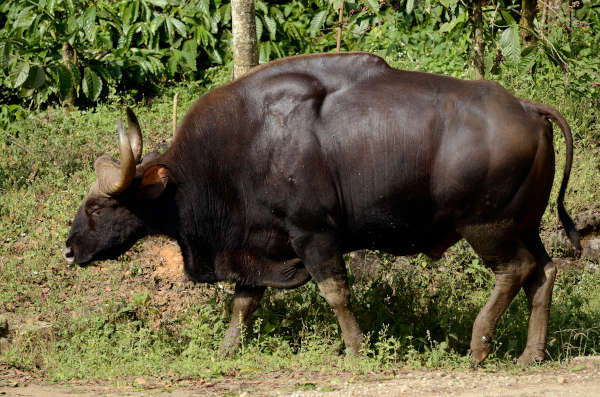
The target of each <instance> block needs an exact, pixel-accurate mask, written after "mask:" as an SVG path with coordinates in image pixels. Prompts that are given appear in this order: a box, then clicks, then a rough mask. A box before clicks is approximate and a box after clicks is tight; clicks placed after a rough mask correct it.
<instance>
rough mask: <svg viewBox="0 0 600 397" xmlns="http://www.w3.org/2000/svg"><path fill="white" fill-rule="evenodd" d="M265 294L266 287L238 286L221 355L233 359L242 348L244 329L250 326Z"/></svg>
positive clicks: (222, 343)
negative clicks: (241, 341) (253, 314)
mask: <svg viewBox="0 0 600 397" xmlns="http://www.w3.org/2000/svg"><path fill="white" fill-rule="evenodd" d="M264 292H265V287H249V286H244V285H237V284H236V286H235V295H234V297H233V310H232V311H231V322H230V323H229V328H228V329H227V332H226V333H225V337H224V338H223V342H221V354H223V355H224V356H226V357H231V356H233V355H234V354H235V353H236V352H237V350H238V348H239V347H240V339H241V338H240V336H241V333H242V328H243V327H245V326H246V325H248V322H249V321H250V316H251V315H252V313H254V311H255V310H256V308H257V307H258V304H259V302H260V299H261V298H262V296H263V294H264Z"/></svg>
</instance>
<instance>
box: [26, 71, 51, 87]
mask: <svg viewBox="0 0 600 397" xmlns="http://www.w3.org/2000/svg"><path fill="white" fill-rule="evenodd" d="M45 82H46V72H45V71H44V68H42V67H41V66H39V65H32V66H31V68H30V69H29V76H28V77H27V80H26V81H25V83H23V87H26V88H31V89H38V88H40V87H41V86H43V85H44V83H45Z"/></svg>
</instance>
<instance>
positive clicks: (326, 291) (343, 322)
mask: <svg viewBox="0 0 600 397" xmlns="http://www.w3.org/2000/svg"><path fill="white" fill-rule="evenodd" d="M340 262H341V266H342V267H343V265H344V262H343V259H342V258H341V257H339V258H334V259H332V260H330V261H326V262H325V263H323V265H322V267H323V268H324V269H328V268H331V267H338V266H340ZM313 277H314V278H315V281H316V282H317V285H318V286H319V289H320V290H321V293H322V294H323V297H324V298H325V300H326V301H327V303H329V306H331V308H332V309H333V312H334V313H335V316H336V317H337V320H338V322H339V324H340V327H341V328H342V336H343V337H344V344H345V345H346V351H347V352H348V353H349V354H351V355H358V354H359V352H360V347H361V344H362V333H361V332H360V327H359V326H358V323H357V322H356V318H355V317H354V313H352V307H351V306H350V289H349V288H348V279H347V277H346V272H345V269H344V275H343V277H341V276H340V275H338V276H337V277H336V276H331V275H330V276H325V277H323V278H322V277H317V276H316V275H314V274H313Z"/></svg>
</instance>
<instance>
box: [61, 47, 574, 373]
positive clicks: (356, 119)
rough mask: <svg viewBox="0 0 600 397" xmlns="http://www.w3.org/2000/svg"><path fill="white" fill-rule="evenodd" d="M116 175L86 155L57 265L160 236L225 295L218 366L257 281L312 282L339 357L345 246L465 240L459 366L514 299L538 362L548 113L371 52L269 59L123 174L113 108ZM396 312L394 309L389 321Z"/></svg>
mask: <svg viewBox="0 0 600 397" xmlns="http://www.w3.org/2000/svg"><path fill="white" fill-rule="evenodd" d="M127 120H128V131H129V132H128V134H125V132H124V129H123V125H122V123H121V122H120V123H119V127H118V132H119V151H120V156H121V157H120V164H119V163H118V162H116V161H115V160H113V159H112V158H110V157H108V156H103V157H101V158H99V159H98V160H97V161H96V172H97V181H96V183H95V184H94V186H93V187H92V189H91V191H90V193H89V194H88V196H87V197H86V199H85V200H84V202H83V204H82V205H81V207H80V209H79V211H78V213H77V215H76V216H75V219H74V221H73V225H72V227H71V232H70V234H69V237H68V239H67V243H66V246H67V247H66V249H65V253H64V255H65V258H66V259H67V260H68V261H69V262H71V263H77V264H80V265H85V264H87V263H90V262H92V261H97V260H102V259H106V258H115V257H117V256H118V255H120V254H122V253H123V252H125V251H126V250H127V249H129V248H130V247H131V246H132V245H133V244H134V243H135V241H137V240H138V239H140V238H141V237H144V236H147V235H151V234H163V235H167V236H170V237H172V238H173V239H175V240H176V241H177V242H178V244H179V246H180V247H181V252H182V255H183V259H184V270H185V273H186V274H187V276H188V277H189V278H190V279H192V280H194V281H196V282H216V281H219V280H229V281H233V282H235V283H236V286H235V297H234V299H233V314H232V320H231V323H230V326H229V329H228V331H227V333H226V335H225V339H224V340H223V344H222V351H223V352H224V353H226V354H233V353H234V352H235V351H236V349H237V347H238V346H239V342H240V327H241V324H245V323H247V322H248V321H249V319H250V316H251V314H252V312H253V311H254V310H255V309H256V307H257V306H258V304H259V301H260V299H261V297H262V295H263V292H264V290H265V288H266V287H275V288H294V287H297V286H300V285H302V284H304V283H306V282H308V281H309V280H310V279H311V278H312V279H313V280H314V281H315V282H316V283H317V285H318V286H319V289H320V290H321V292H322V294H323V296H324V297H325V299H326V300H327V302H328V303H329V304H330V306H331V307H332V309H333V310H334V312H335V314H336V316H337V319H338V321H339V323H340V326H341V329H342V335H343V338H344V342H345V345H346V349H347V351H348V352H350V353H357V352H358V351H359V349H360V346H361V341H362V334H361V331H360V329H359V327H358V324H357V322H356V319H355V318H354V315H353V313H352V310H351V307H350V299H349V298H350V290H349V288H348V283H347V276H346V269H345V266H344V261H343V259H342V255H343V253H345V252H349V251H353V250H358V249H364V248H370V249H379V250H383V251H386V252H389V253H392V254H395V255H411V254H415V253H419V252H423V253H426V254H428V255H431V256H433V257H439V256H441V255H442V253H443V252H444V251H445V250H446V249H447V248H448V247H450V246H451V245H452V244H454V243H455V242H457V241H458V240H459V239H461V238H464V239H465V240H467V241H468V242H469V244H470V245H471V246H472V247H473V249H474V250H475V252H477V254H479V256H480V257H481V258H482V259H483V260H484V262H485V264H486V265H487V266H489V267H490V268H491V269H492V270H493V271H494V273H495V275H496V285H495V287H494V290H493V292H492V294H491V296H490V298H489V300H488V302H487V303H486V305H485V306H484V307H483V309H482V310H481V312H480V313H479V315H478V316H477V319H476V320H475V323H474V325H473V333H472V336H471V355H472V358H473V361H474V362H475V363H480V362H481V361H483V360H484V359H485V357H486V356H487V355H488V354H489V352H490V351H491V348H492V341H493V338H494V335H495V332H496V325H497V323H498V320H499V319H500V316H501V315H502V313H503V312H504V311H505V309H506V308H507V307H508V305H509V304H510V302H511V301H512V300H513V298H514V297H515V295H516V294H517V292H518V291H519V290H520V289H521V288H522V289H523V290H524V291H525V294H526V296H527V299H528V301H529V306H530V318H529V331H528V336H527V346H526V348H525V351H524V352H523V354H522V355H521V357H520V358H519V361H520V362H521V363H523V364H525V365H527V364H529V363H531V362H534V361H539V360H542V359H544V349H545V346H546V338H547V331H548V313H549V310H550V302H551V296H552V286H553V283H554V278H555V275H556V267H555V265H554V264H553V263H552V260H551V258H550V257H549V255H548V253H547V252H546V250H545V249H544V246H543V244H542V241H541V239H540V236H539V227H540V222H541V218H542V214H543V213H544V210H545V208H546V205H547V203H548V198H549V196H550V191H551V189H552V183H553V178H554V149H553V140H552V125H551V124H550V122H549V120H554V121H555V122H556V123H557V124H558V126H559V127H560V129H561V131H562V133H563V135H564V137H565V141H566V154H567V155H566V163H565V168H564V175H563V180H562V183H561V185H560V190H559V194H558V201H557V207H558V214H559V218H560V220H561V222H562V224H563V226H564V227H565V230H566V231H567V235H568V236H569V238H570V240H571V241H572V243H573V245H574V246H575V247H576V248H577V249H581V246H580V243H579V237H578V233H577V230H576V229H575V227H574V225H573V222H572V220H571V218H570V217H569V215H568V214H567V212H566V210H565V208H564V204H563V200H564V196H565V192H566V188H567V183H568V179H569V173H570V169H571V164H572V160H573V142H572V137H571V131H570V129H569V126H568V124H567V122H566V121H565V119H564V118H563V117H562V116H561V115H560V113H559V112H558V111H556V110H555V109H553V108H551V107H549V106H546V105H542V104H538V103H534V102H529V101H525V100H520V99H518V98H515V97H514V96H512V95H511V94H510V93H508V92H507V91H506V90H505V89H504V88H502V87H501V86H500V85H498V84H496V83H493V82H489V81H463V80H458V79H454V78H451V77H447V76H440V75H434V74H427V73H419V72H407V71H402V70H395V69H393V68H391V67H389V66H388V65H387V64H386V63H385V62H384V61H383V60H382V59H381V58H379V57H376V56H374V55H370V54H362V53H346V54H320V55H303V56H297V57H291V58H285V59H281V60H278V61H274V62H270V63H268V64H265V65H262V66H260V67H258V68H256V69H255V70H254V71H252V72H251V73H249V74H248V75H245V76H244V77H242V78H240V79H238V80H235V81H233V82H231V83H229V84H226V85H224V86H222V87H219V88H217V89H214V90H212V91H210V92H208V93H207V94H205V95H204V96H202V97H201V98H200V99H199V100H198V101H197V102H196V104H194V105H193V106H192V108H191V109H190V110H189V111H188V113H187V114H186V116H185V118H184V119H183V121H182V122H181V125H180V126H179V129H178V131H177V135H176V136H175V138H174V140H173V142H172V143H171V145H170V146H169V148H168V149H167V150H166V151H165V152H164V153H163V154H160V155H159V154H153V155H147V156H146V158H145V159H144V161H142V162H141V163H140V164H138V163H139V161H140V160H141V154H142V138H141V133H140V130H139V125H138V122H137V119H136V117H135V115H134V114H133V112H131V111H130V110H128V111H127ZM398 315H402V313H398Z"/></svg>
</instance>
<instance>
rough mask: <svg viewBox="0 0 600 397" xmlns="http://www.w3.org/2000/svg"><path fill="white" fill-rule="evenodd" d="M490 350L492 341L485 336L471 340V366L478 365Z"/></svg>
mask: <svg viewBox="0 0 600 397" xmlns="http://www.w3.org/2000/svg"><path fill="white" fill-rule="evenodd" d="M491 351H492V343H491V340H490V339H489V338H486V337H485V336H484V337H482V338H481V339H480V340H477V341H476V342H471V362H472V364H473V366H475V367H476V366H478V365H479V364H481V363H482V362H483V360H485V358H486V357H487V356H488V355H489V354H490V352H491Z"/></svg>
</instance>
